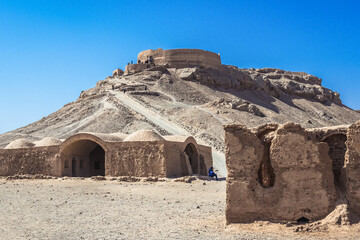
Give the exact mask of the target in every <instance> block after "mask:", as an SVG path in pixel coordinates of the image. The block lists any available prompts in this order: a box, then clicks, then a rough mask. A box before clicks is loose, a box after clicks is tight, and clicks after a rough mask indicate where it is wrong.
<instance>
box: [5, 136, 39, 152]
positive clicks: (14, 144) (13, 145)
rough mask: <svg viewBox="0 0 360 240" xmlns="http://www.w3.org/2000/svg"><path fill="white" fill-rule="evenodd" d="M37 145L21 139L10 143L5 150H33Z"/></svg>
mask: <svg viewBox="0 0 360 240" xmlns="http://www.w3.org/2000/svg"><path fill="white" fill-rule="evenodd" d="M34 146H35V144H34V143H32V142H30V141H29V140H27V139H25V138H19V139H16V140H14V141H12V142H11V143H9V144H8V145H7V146H6V147H5V149H17V148H31V147H34Z"/></svg>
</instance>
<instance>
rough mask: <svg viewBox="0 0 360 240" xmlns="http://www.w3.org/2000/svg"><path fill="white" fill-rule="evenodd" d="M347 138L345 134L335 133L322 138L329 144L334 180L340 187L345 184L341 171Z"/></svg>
mask: <svg viewBox="0 0 360 240" xmlns="http://www.w3.org/2000/svg"><path fill="white" fill-rule="evenodd" d="M346 140H347V137H346V135H345V134H334V135H331V136H328V137H326V138H324V139H323V140H322V141H323V142H326V143H327V144H328V146H329V157H330V159H331V161H332V170H333V173H334V182H335V184H337V185H340V187H343V186H344V184H343V179H342V177H343V176H342V174H341V171H342V168H343V166H344V163H345V153H346Z"/></svg>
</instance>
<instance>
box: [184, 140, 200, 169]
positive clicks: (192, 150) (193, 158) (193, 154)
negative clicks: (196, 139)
mask: <svg viewBox="0 0 360 240" xmlns="http://www.w3.org/2000/svg"><path fill="white" fill-rule="evenodd" d="M184 152H185V154H186V160H187V161H188V163H189V164H190V167H191V172H192V174H198V173H199V154H198V151H197V149H196V147H195V145H194V144H193V143H189V144H188V145H186V147H185V150H184Z"/></svg>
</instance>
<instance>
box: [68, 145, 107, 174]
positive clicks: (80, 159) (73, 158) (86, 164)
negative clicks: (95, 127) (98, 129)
mask: <svg viewBox="0 0 360 240" xmlns="http://www.w3.org/2000/svg"><path fill="white" fill-rule="evenodd" d="M61 159H62V166H63V168H62V175H63V176H71V177H90V176H105V150H104V149H103V148H102V147H101V146H100V145H99V144H98V143H96V142H94V141H91V140H78V141H75V142H73V143H70V144H68V145H67V146H66V147H65V148H64V149H63V150H62V152H61Z"/></svg>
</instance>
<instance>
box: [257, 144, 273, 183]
mask: <svg viewBox="0 0 360 240" xmlns="http://www.w3.org/2000/svg"><path fill="white" fill-rule="evenodd" d="M270 145H271V143H270V142H267V141H264V153H263V157H262V159H261V162H260V167H259V171H258V181H259V183H260V184H261V186H263V187H272V186H274V184H275V172H274V168H273V167H272V166H271V161H270Z"/></svg>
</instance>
